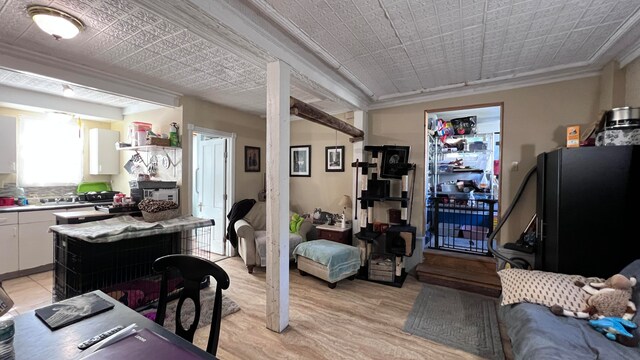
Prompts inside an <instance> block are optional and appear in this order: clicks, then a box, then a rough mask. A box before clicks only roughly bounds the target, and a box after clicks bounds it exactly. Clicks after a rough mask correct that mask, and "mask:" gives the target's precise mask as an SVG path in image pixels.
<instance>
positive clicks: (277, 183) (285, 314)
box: [266, 61, 291, 333]
mask: <svg viewBox="0 0 640 360" xmlns="http://www.w3.org/2000/svg"><path fill="white" fill-rule="evenodd" d="M289 93H290V68H289V66H288V65H287V64H286V63H284V62H282V61H276V62H272V63H269V64H267V239H268V240H267V309H266V310H267V329H269V330H272V331H275V332H278V333H279V332H282V331H283V330H284V329H285V328H286V327H287V326H288V325H289V144H290V143H291V140H290V132H291V129H290V120H291V117H290V115H289Z"/></svg>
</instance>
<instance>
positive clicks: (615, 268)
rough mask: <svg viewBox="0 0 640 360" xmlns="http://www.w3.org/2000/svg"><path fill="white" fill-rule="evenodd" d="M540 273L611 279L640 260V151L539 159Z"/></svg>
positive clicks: (585, 150) (574, 152)
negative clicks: (634, 261) (549, 272)
mask: <svg viewBox="0 0 640 360" xmlns="http://www.w3.org/2000/svg"><path fill="white" fill-rule="evenodd" d="M537 160H538V164H537V176H538V181H537V199H536V214H537V221H538V222H537V227H536V230H537V232H538V233H537V235H538V243H537V248H536V259H535V268H536V270H543V271H552V272H559V273H563V274H579V275H584V276H598V277H602V278H607V277H609V276H611V275H613V274H616V273H618V272H619V271H620V270H621V269H622V268H623V267H624V266H626V265H627V264H629V263H630V262H631V261H632V260H635V259H638V258H640V146H637V145H634V146H631V145H629V146H597V147H580V148H562V149H558V150H555V151H551V152H548V153H542V154H540V155H538V159H537Z"/></svg>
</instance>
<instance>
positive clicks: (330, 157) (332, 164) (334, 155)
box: [324, 146, 344, 172]
mask: <svg viewBox="0 0 640 360" xmlns="http://www.w3.org/2000/svg"><path fill="white" fill-rule="evenodd" d="M324 155H325V157H324V171H326V172H344V146H327V147H325V148H324Z"/></svg>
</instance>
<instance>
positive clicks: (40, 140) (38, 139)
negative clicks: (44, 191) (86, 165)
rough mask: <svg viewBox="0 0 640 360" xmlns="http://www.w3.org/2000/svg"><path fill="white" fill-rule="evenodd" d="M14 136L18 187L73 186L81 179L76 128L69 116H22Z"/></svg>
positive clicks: (78, 128) (80, 148)
mask: <svg viewBox="0 0 640 360" xmlns="http://www.w3.org/2000/svg"><path fill="white" fill-rule="evenodd" d="M18 136H19V138H20V145H19V149H18V174H17V175H18V179H17V180H18V183H19V184H20V186H62V185H76V184H78V183H79V182H80V181H81V180H82V139H81V138H80V127H79V125H78V123H77V122H76V121H75V120H74V119H73V118H72V117H71V116H55V117H48V118H46V119H34V118H28V117H22V118H21V119H20V125H19V132H18Z"/></svg>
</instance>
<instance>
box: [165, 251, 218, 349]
mask: <svg viewBox="0 0 640 360" xmlns="http://www.w3.org/2000/svg"><path fill="white" fill-rule="evenodd" d="M153 269H154V270H155V271H156V272H160V273H162V283H161V285H160V300H159V301H158V311H157V313H156V323H157V324H159V325H164V318H165V315H166V310H167V302H168V293H167V286H168V273H169V271H170V270H171V269H178V270H179V271H180V274H181V275H182V278H183V279H184V283H183V288H182V290H181V292H180V300H178V306H177V307H176V334H177V335H178V336H180V337H182V338H183V339H185V340H187V341H189V342H192V343H193V336H194V334H195V332H196V329H197V328H198V322H199V321H200V284H201V283H202V281H203V279H204V278H205V276H209V275H211V276H213V278H214V279H215V280H216V295H215V300H214V305H213V318H212V319H211V331H210V332H209V341H208V343H207V352H208V353H210V354H212V355H215V354H216V351H217V349H218V338H219V336H220V321H221V320H222V290H223V289H225V290H226V289H228V288H229V275H227V273H226V272H225V271H224V270H223V269H222V268H221V267H220V266H218V265H216V264H215V263H213V262H211V261H209V260H206V259H203V258H201V257H197V256H192V255H181V254H176V255H167V256H163V257H160V258H158V259H156V261H154V262H153ZM187 298H189V299H191V301H193V304H194V305H195V314H194V318H193V323H192V324H191V326H189V328H188V329H185V328H183V327H182V322H181V320H180V313H181V310H182V305H183V304H184V301H185V300H186V299H187Z"/></svg>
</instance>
